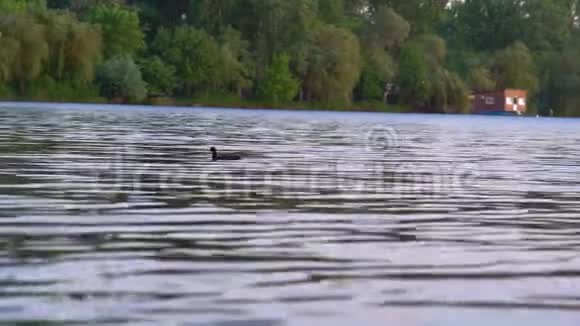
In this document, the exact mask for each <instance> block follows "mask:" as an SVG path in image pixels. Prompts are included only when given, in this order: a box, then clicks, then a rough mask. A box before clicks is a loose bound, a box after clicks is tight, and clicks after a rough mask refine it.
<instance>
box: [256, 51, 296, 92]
mask: <svg viewBox="0 0 580 326" xmlns="http://www.w3.org/2000/svg"><path fill="white" fill-rule="evenodd" d="M289 62H290V58H289V57H288V56H287V55H283V54H281V55H276V56H274V60H273V61H272V64H271V65H270V67H269V68H268V69H267V70H266V75H265V78H264V80H262V81H261V83H260V91H259V94H260V97H261V98H262V99H264V100H266V101H270V102H273V103H286V102H290V101H292V100H293V99H294V98H295V97H296V95H297V94H298V88H299V82H298V80H297V79H296V78H294V76H293V75H292V72H291V71H290V68H289Z"/></svg>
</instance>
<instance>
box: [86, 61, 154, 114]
mask: <svg viewBox="0 0 580 326" xmlns="http://www.w3.org/2000/svg"><path fill="white" fill-rule="evenodd" d="M97 83H98V84H99V86H100V89H101V94H102V95H103V96H105V97H107V98H109V99H117V98H119V99H123V101H124V102H133V103H139V102H142V101H143V100H144V99H145V97H146V96H147V85H146V84H145V82H144V81H143V78H142V75H141V71H140V70H139V66H137V65H136V64H135V62H134V61H133V59H132V58H131V57H128V56H120V57H115V58H111V59H109V60H107V61H106V62H104V63H103V64H102V65H101V66H100V68H99V70H98V73H97Z"/></svg>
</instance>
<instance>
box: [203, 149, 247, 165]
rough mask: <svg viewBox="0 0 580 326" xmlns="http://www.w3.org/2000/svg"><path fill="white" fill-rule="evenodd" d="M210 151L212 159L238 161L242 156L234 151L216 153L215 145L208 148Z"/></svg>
mask: <svg viewBox="0 0 580 326" xmlns="http://www.w3.org/2000/svg"><path fill="white" fill-rule="evenodd" d="M209 150H210V152H211V160H212V161H214V162H215V161H239V160H241V159H242V156H241V155H239V154H235V153H218V151H217V149H216V148H215V147H212V148H210V149H209Z"/></svg>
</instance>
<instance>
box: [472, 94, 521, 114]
mask: <svg viewBox="0 0 580 326" xmlns="http://www.w3.org/2000/svg"><path fill="white" fill-rule="evenodd" d="M527 98H528V92H527V91H525V90H521V89H504V90H502V91H494V92H483V93H475V94H474V95H473V98H472V106H471V113H473V114H491V115H522V114H524V113H526V111H527Z"/></svg>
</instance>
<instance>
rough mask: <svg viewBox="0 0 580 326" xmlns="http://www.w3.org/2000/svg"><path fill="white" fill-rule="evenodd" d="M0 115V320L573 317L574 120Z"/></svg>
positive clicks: (220, 113)
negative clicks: (213, 158) (222, 156)
mask: <svg viewBox="0 0 580 326" xmlns="http://www.w3.org/2000/svg"><path fill="white" fill-rule="evenodd" d="M0 107H1V108H0V322H6V323H8V324H14V323H16V322H18V321H21V322H25V321H31V322H38V325H45V324H46V322H54V324H56V325H59V324H60V323H63V324H64V323H73V324H74V323H86V322H92V323H101V324H106V325H114V324H132V325H133V324H137V325H139V324H142V325H220V326H221V325H233V326H237V325H259V326H261V325H263V326H271V325H315V324H323V325H324V324H326V325H353V324H357V323H360V324H362V323H364V324H369V325H472V324H473V325H515V324H520V323H521V324H523V325H545V324H547V323H550V324H552V325H578V324H579V323H580V317H578V314H577V311H578V310H580V255H579V252H580V251H579V249H580V221H579V217H580V202H579V197H580V168H579V166H580V155H579V153H580V132H579V130H580V122H579V121H578V120H559V119H535V118H505V117H503V118H502V117H470V116H465V117H458V116H423V115H381V114H365V113H316V112H290V111H280V112H275V111H253V110H209V109H208V110H193V109H170V108H156V109H150V108H138V107H134V108H122V107H91V106H78V105H77V106H75V105H52V106H51V105H40V104H28V105H27V104H20V105H14V104H3V105H0ZM212 145H215V146H217V147H218V148H220V149H224V150H227V151H236V152H242V153H243V154H244V156H245V159H244V160H243V161H240V162H218V163H211V162H209V158H210V153H209V152H208V149H209V147H210V146H212ZM35 325H36V324H35ZM51 325H52V324H51Z"/></svg>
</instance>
